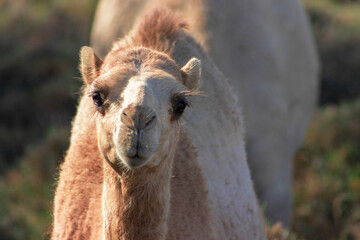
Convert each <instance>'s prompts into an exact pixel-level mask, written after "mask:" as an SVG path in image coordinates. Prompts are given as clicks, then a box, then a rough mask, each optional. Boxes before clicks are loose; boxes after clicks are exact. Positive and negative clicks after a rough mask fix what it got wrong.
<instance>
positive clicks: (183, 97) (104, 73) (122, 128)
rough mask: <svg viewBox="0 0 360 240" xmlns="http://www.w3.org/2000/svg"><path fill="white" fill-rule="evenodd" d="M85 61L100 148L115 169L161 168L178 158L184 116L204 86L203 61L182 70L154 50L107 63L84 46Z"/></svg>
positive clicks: (127, 52)
mask: <svg viewBox="0 0 360 240" xmlns="http://www.w3.org/2000/svg"><path fill="white" fill-rule="evenodd" d="M80 58H81V64H80V70H81V73H82V76H83V79H84V82H85V83H86V85H87V89H88V92H89V101H91V102H92V103H91V104H92V106H91V107H92V108H93V109H94V112H95V116H96V125H97V140H98V146H99V149H100V152H101V153H102V155H103V156H104V158H105V159H106V160H107V161H108V162H109V163H110V165H111V166H112V167H113V168H114V169H122V168H121V167H126V168H127V169H134V168H140V167H144V166H147V167H156V166H158V165H159V164H160V163H161V159H164V157H166V156H167V155H169V154H173V153H172V152H173V151H174V145H176V142H177V139H178V135H179V132H180V128H181V124H180V121H181V117H182V115H183V112H184V111H185V109H186V108H187V107H188V106H189V104H190V98H191V95H192V93H193V92H194V90H196V89H197V88H198V86H199V82H200V73H201V66H200V61H199V60H198V59H196V58H192V59H191V60H189V62H188V63H187V64H186V65H185V66H183V67H182V68H181V69H180V68H179V67H178V66H177V65H176V63H175V62H174V61H173V60H172V59H171V58H170V57H169V56H168V55H166V54H164V53H161V52H157V51H154V50H151V49H148V48H130V49H120V50H114V51H112V52H110V53H109V54H108V55H107V56H106V58H105V59H104V61H103V60H101V59H100V58H98V57H97V56H96V55H95V53H94V51H93V50H92V49H91V48H90V47H83V48H82V49H81V52H80ZM90 117H92V116H89V118H90Z"/></svg>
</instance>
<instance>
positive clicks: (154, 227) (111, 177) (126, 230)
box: [102, 157, 172, 240]
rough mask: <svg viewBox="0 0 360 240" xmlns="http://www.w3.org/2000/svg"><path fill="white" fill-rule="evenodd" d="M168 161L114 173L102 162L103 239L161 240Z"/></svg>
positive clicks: (167, 193) (166, 203)
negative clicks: (159, 165)
mask: <svg viewBox="0 0 360 240" xmlns="http://www.w3.org/2000/svg"><path fill="white" fill-rule="evenodd" d="M169 158H170V157H169ZM168 160H169V161H167V160H166V161H164V162H165V163H164V164H161V165H162V166H161V167H159V168H160V169H159V168H156V169H149V168H140V169H138V170H134V171H132V172H128V173H125V172H123V173H118V172H116V171H115V170H114V169H113V168H112V167H111V166H110V165H109V164H108V163H107V162H105V161H104V185H103V194H102V204H103V229H104V239H122V240H135V239H146V240H153V239H165V236H166V233H167V220H168V215H169V208H170V178H171V164H172V162H171V161H170V160H171V159H168ZM165 165H166V166H165Z"/></svg>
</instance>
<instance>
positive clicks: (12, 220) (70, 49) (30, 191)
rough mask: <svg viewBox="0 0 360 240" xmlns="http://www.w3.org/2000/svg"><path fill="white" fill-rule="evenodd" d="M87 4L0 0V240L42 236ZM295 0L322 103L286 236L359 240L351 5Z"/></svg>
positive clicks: (356, 50) (359, 161) (359, 87)
mask: <svg viewBox="0 0 360 240" xmlns="http://www.w3.org/2000/svg"><path fill="white" fill-rule="evenodd" d="M96 2H97V1H96V0H78V1H70V0H16V1H11V0H0V36H1V37H0V49H1V55H0V109H1V110H2V111H1V112H0V119H1V121H0V146H1V148H0V196H1V198H0V239H14V240H17V239H41V238H45V239H46V238H48V232H49V229H50V227H51V208H52V198H53V191H54V187H55V180H56V176H57V175H56V174H57V168H58V165H59V163H60V162H61V161H62V158H63V155H64V152H65V151H66V148H67V147H68V144H69V136H70V127H71V126H70V122H71V119H72V117H73V116H74V114H75V109H76V104H77V98H78V94H77V93H78V91H79V88H80V86H81V84H82V83H81V81H79V80H78V78H79V76H80V75H79V73H78V70H77V66H78V52H79V49H80V47H81V46H83V45H88V44H89V43H88V39H89V33H90V28H91V22H92V19H93V14H94V10H95V5H96ZM303 2H304V4H305V6H306V8H307V10H308V12H309V15H310V20H311V23H312V28H313V30H314V35H315V38H316V41H317V43H318V46H319V53H320V58H321V61H322V67H323V73H322V77H321V97H320V102H321V107H320V109H319V110H318V111H317V113H316V114H315V116H314V119H313V121H312V124H311V126H310V128H309V131H308V134H307V137H306V140H305V142H304V144H303V146H302V148H301V149H300V151H299V152H298V154H297V156H296V158H295V163H294V165H295V166H294V170H295V172H294V207H295V208H294V216H293V226H292V228H291V232H293V233H291V234H290V235H291V236H293V234H294V236H295V235H296V236H297V237H296V239H330V240H331V239H339V240H342V239H349V240H350V239H360V81H359V79H358V78H359V77H360V1H357V0H303ZM272 230H273V237H274V239H278V238H280V237H279V236H284V232H283V231H282V229H281V226H278V225H275V226H274V227H273V229H272ZM285 232H286V234H288V232H287V231H285ZM290 235H287V236H290ZM285 239H287V238H285ZM290 239H295V237H291V238H290Z"/></svg>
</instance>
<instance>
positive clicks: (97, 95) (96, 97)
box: [92, 92, 104, 107]
mask: <svg viewBox="0 0 360 240" xmlns="http://www.w3.org/2000/svg"><path fill="white" fill-rule="evenodd" d="M92 99H93V101H94V104H95V105H96V106H97V107H100V106H101V105H102V104H103V103H104V102H103V99H102V98H101V95H100V93H99V92H94V93H93V95H92Z"/></svg>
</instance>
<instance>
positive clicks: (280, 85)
mask: <svg viewBox="0 0 360 240" xmlns="http://www.w3.org/2000/svg"><path fill="white" fill-rule="evenodd" d="M158 6H162V7H167V8H169V9H171V10H172V11H174V12H177V13H178V14H179V15H181V16H182V17H183V18H184V19H185V20H186V21H187V22H188V24H189V29H190V31H191V32H192V33H193V36H194V37H195V38H196V40H197V41H198V42H200V43H201V44H202V46H203V47H204V48H205V49H206V51H207V53H208V54H209V55H210V56H211V57H212V59H213V61H214V62H215V64H216V65H217V67H219V69H220V70H221V71H222V72H223V73H224V75H225V76H226V77H227V78H228V79H229V84H230V86H231V88H232V89H233V91H234V92H235V94H236V95H237V97H238V99H239V101H238V103H239V105H240V107H241V108H242V109H243V116H244V124H245V129H246V136H245V141H246V151H247V154H248V163H249V166H250V170H251V175H252V179H253V181H254V185H255V190H256V193H257V195H258V197H259V199H260V202H261V204H262V205H263V206H264V209H265V215H266V217H267V218H268V219H269V220H271V221H272V222H277V221H281V222H282V223H283V225H284V226H287V227H289V226H290V219H291V205H292V195H291V185H292V159H293V156H294V155H295V152H296V150H297V149H298V147H299V146H300V144H301V142H302V140H303V137H304V135H305V131H306V128H307V126H308V123H309V121H310V119H311V116H312V113H313V111H314V109H315V107H316V102H317V91H318V75H319V61H318V57H317V53H316V50H315V44H314V41H313V39H312V36H311V32H310V28H309V23H308V19H307V17H306V14H305V12H304V10H303V7H302V6H301V3H300V1H299V0H276V1H263V0H238V1H235V0H225V1H217V0H196V1H195V0H182V1H180V0H144V1H136V0H101V1H100V2H99V4H98V8H97V11H96V15H95V21H94V24H93V30H92V37H91V44H92V46H93V47H94V49H95V50H96V51H97V53H98V54H99V55H100V56H102V55H104V54H105V53H106V52H107V51H108V49H109V47H110V46H111V43H112V42H113V41H114V40H115V39H117V38H118V37H121V36H123V35H124V34H125V33H127V32H128V31H129V30H130V29H131V27H132V26H133V25H134V24H135V22H136V19H137V18H139V17H140V16H143V15H144V14H146V12H148V11H149V9H151V8H156V7H158Z"/></svg>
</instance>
